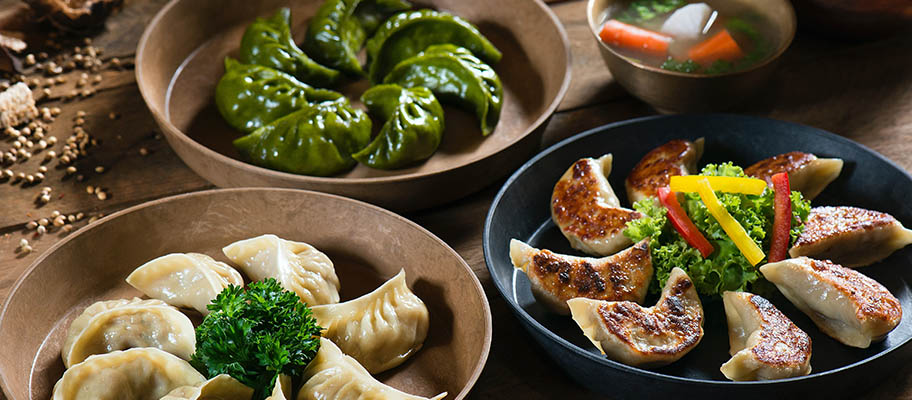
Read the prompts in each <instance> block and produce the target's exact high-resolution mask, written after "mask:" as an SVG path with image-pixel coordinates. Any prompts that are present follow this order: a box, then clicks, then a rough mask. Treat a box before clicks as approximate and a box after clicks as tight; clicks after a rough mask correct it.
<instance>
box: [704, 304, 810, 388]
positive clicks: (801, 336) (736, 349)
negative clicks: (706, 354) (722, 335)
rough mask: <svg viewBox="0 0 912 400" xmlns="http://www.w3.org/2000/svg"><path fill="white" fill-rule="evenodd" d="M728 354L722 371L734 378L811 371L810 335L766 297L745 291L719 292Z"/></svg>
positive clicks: (752, 378) (764, 377)
mask: <svg viewBox="0 0 912 400" xmlns="http://www.w3.org/2000/svg"><path fill="white" fill-rule="evenodd" d="M722 302H723V303H724V305H725V315H726V317H727V318H728V341H729V344H730V345H731V349H730V350H729V353H730V354H731V355H732V358H731V359H730V360H728V362H726V363H725V364H722V368H721V371H722V374H724V375H725V377H726V378H728V379H731V380H733V381H759V380H772V379H784V378H791V377H793V376H803V375H807V374H809V373H811V338H810V337H808V335H807V333H804V331H802V330H801V328H798V326H796V325H795V324H794V323H793V322H792V321H791V320H789V319H788V317H786V316H785V314H782V312H780V311H779V310H778V309H777V308H776V307H775V306H773V305H772V303H770V302H769V301H768V300H766V299H764V298H763V297H760V296H757V295H755V294H751V293H746V292H725V293H722Z"/></svg>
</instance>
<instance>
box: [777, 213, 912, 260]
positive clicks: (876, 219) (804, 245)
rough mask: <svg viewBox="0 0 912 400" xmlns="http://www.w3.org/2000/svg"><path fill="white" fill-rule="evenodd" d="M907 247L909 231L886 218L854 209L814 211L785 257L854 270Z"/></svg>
mask: <svg viewBox="0 0 912 400" xmlns="http://www.w3.org/2000/svg"><path fill="white" fill-rule="evenodd" d="M909 244H912V230H909V229H906V228H905V227H903V226H902V224H901V223H899V221H897V220H896V218H893V216H892V215H890V214H887V213H882V212H878V211H871V210H865V209H863V208H858V207H814V208H812V209H811V213H810V215H808V218H807V221H805V223H804V230H803V231H801V235H800V236H798V240H797V241H795V245H794V246H792V248H791V249H790V250H789V255H790V256H792V257H800V256H806V257H811V258H817V259H826V260H831V261H833V262H835V263H837V264H840V265H843V266H846V267H850V268H855V267H864V266H867V265H871V264H873V263H875V262H878V261H880V260H882V259H884V258H886V257H887V256H889V255H890V254H893V252H894V251H896V250H899V249H901V248H903V247H906V246H908V245H909Z"/></svg>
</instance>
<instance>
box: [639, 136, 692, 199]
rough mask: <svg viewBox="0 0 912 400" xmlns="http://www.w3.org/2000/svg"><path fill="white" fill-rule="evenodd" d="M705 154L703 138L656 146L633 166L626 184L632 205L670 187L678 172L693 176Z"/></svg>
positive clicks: (674, 141)
mask: <svg viewBox="0 0 912 400" xmlns="http://www.w3.org/2000/svg"><path fill="white" fill-rule="evenodd" d="M702 155H703V138H699V139H697V140H695V141H693V142H691V141H689V140H681V139H677V140H672V141H670V142H668V143H665V144H663V145H661V146H659V147H656V148H654V149H652V151H650V152H649V153H646V155H645V156H643V158H642V159H641V160H640V162H638V163H637V164H636V166H634V167H633V170H631V171H630V175H627V180H626V181H624V186H626V187H627V200H629V201H630V204H633V203H636V202H637V201H640V200H642V199H645V198H647V197H650V196H651V197H655V196H656V191H657V190H659V188H661V187H665V186H668V182H669V179H670V178H671V177H672V176H677V175H690V174H693V173H694V172H696V171H697V160H699V159H700V156H702Z"/></svg>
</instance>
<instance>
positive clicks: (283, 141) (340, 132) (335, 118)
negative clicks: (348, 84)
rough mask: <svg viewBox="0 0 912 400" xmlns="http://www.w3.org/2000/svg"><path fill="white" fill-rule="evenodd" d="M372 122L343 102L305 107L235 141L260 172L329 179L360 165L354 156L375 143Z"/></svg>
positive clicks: (240, 150)
mask: <svg viewBox="0 0 912 400" xmlns="http://www.w3.org/2000/svg"><path fill="white" fill-rule="evenodd" d="M370 134H371V121H370V118H368V117H367V115H366V114H365V113H364V111H361V110H359V109H356V108H353V107H352V106H351V104H349V103H348V100H345V99H344V98H342V99H339V100H336V101H328V102H323V103H318V104H315V105H312V106H309V107H305V108H304V109H302V110H300V111H296V112H293V113H291V114H288V115H286V116H284V117H282V118H279V119H277V120H275V121H273V122H272V123H270V124H269V125H266V126H263V127H262V128H260V129H257V130H255V131H253V133H251V134H249V135H247V136H244V137H241V138H239V139H237V140H235V141H234V147H236V148H237V149H238V151H239V152H240V153H241V155H242V156H243V157H244V158H246V159H247V160H250V161H251V162H252V163H254V164H256V165H259V166H261V167H266V168H270V169H275V170H279V171H285V172H292V173H296V174H304V175H316V176H328V175H334V174H337V173H339V172H342V171H345V170H347V169H350V168H351V167H353V166H354V165H355V160H354V159H352V157H351V154H352V153H354V152H356V151H358V150H360V149H361V148H363V147H364V146H365V145H367V143H368V142H369V141H370Z"/></svg>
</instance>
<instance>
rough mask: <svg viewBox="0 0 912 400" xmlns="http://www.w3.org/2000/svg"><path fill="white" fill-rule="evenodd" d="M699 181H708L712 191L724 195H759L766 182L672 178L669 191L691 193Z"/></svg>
mask: <svg viewBox="0 0 912 400" xmlns="http://www.w3.org/2000/svg"><path fill="white" fill-rule="evenodd" d="M700 179H707V180H709V186H711V187H712V188H713V190H716V191H719V192H725V193H743V194H752V195H755V196H757V195H760V194H762V193H763V190H764V189H766V181H764V180H762V179H755V178H737V177H734V176H700V175H688V176H672V177H671V182H670V185H669V186H671V191H672V192H687V193H693V192H696V191H697V181H698V180H700Z"/></svg>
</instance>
